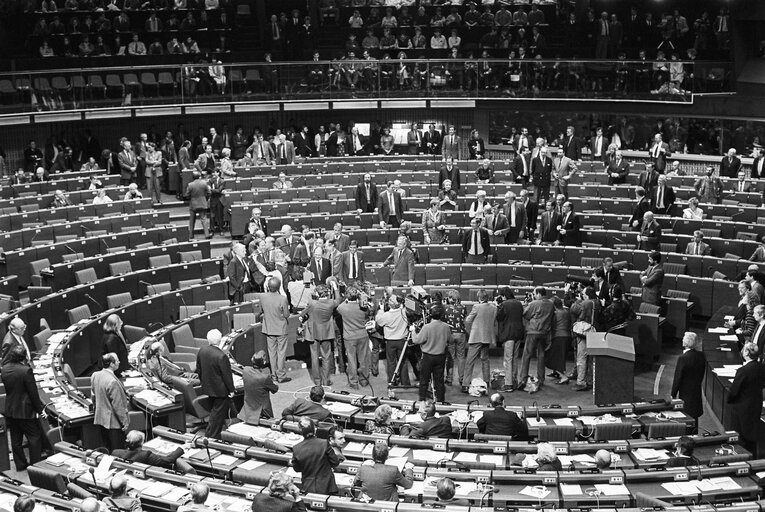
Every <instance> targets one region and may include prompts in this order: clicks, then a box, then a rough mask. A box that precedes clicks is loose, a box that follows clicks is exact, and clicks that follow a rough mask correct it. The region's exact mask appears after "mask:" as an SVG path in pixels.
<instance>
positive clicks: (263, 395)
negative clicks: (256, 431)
mask: <svg viewBox="0 0 765 512" xmlns="http://www.w3.org/2000/svg"><path fill="white" fill-rule="evenodd" d="M242 377H243V380H244V405H243V406H242V409H241V410H240V411H239V414H238V415H237V418H239V419H240V420H242V421H243V422H245V423H249V424H250V425H257V424H258V423H260V418H273V417H274V411H273V409H272V408H271V393H276V392H277V391H279V386H277V385H276V383H275V382H274V381H273V379H271V374H270V373H269V372H268V370H267V369H263V370H261V369H256V368H254V367H252V366H247V367H245V369H244V372H243V374H242Z"/></svg>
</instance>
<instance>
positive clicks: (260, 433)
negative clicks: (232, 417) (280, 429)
mask: <svg viewBox="0 0 765 512" xmlns="http://www.w3.org/2000/svg"><path fill="white" fill-rule="evenodd" d="M227 430H228V431H229V432H231V433H232V434H236V435H239V436H245V437H249V438H252V439H265V438H266V436H267V435H268V434H270V433H271V432H273V430H271V429H270V428H266V427H259V426H257V425H248V424H247V423H234V424H233V425H231V426H229V427H228V429H227Z"/></svg>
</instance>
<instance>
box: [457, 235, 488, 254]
mask: <svg viewBox="0 0 765 512" xmlns="http://www.w3.org/2000/svg"><path fill="white" fill-rule="evenodd" d="M479 232H480V240H481V246H482V247H483V255H484V256H488V255H489V254H491V242H490V241H489V232H488V231H487V230H485V229H484V228H480V230H479ZM472 240H473V230H472V229H468V230H466V231H465V233H464V234H463V240H462V252H463V253H464V254H465V255H467V254H468V251H470V244H471V243H472Z"/></svg>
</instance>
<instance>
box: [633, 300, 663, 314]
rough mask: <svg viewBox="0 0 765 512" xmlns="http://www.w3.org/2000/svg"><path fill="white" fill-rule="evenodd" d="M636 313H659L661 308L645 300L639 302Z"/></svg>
mask: <svg viewBox="0 0 765 512" xmlns="http://www.w3.org/2000/svg"><path fill="white" fill-rule="evenodd" d="M638 313H648V314H649V315H658V314H661V308H660V307H659V306H657V305H655V304H648V303H645V302H641V303H640V307H639V308H638Z"/></svg>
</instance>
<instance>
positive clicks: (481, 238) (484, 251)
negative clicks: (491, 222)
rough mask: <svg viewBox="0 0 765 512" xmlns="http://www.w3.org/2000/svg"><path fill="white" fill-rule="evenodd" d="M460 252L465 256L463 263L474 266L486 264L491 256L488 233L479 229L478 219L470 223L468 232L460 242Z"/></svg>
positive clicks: (479, 221)
mask: <svg viewBox="0 0 765 512" xmlns="http://www.w3.org/2000/svg"><path fill="white" fill-rule="evenodd" d="M462 252H463V253H464V254H465V263H472V264H476V265H482V264H484V263H486V261H487V259H488V257H489V254H491V244H490V242H489V232H488V231H486V229H484V228H482V227H481V220H480V219H475V218H474V219H472V220H471V221H470V231H468V232H466V233H465V238H464V240H463V241H462Z"/></svg>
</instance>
